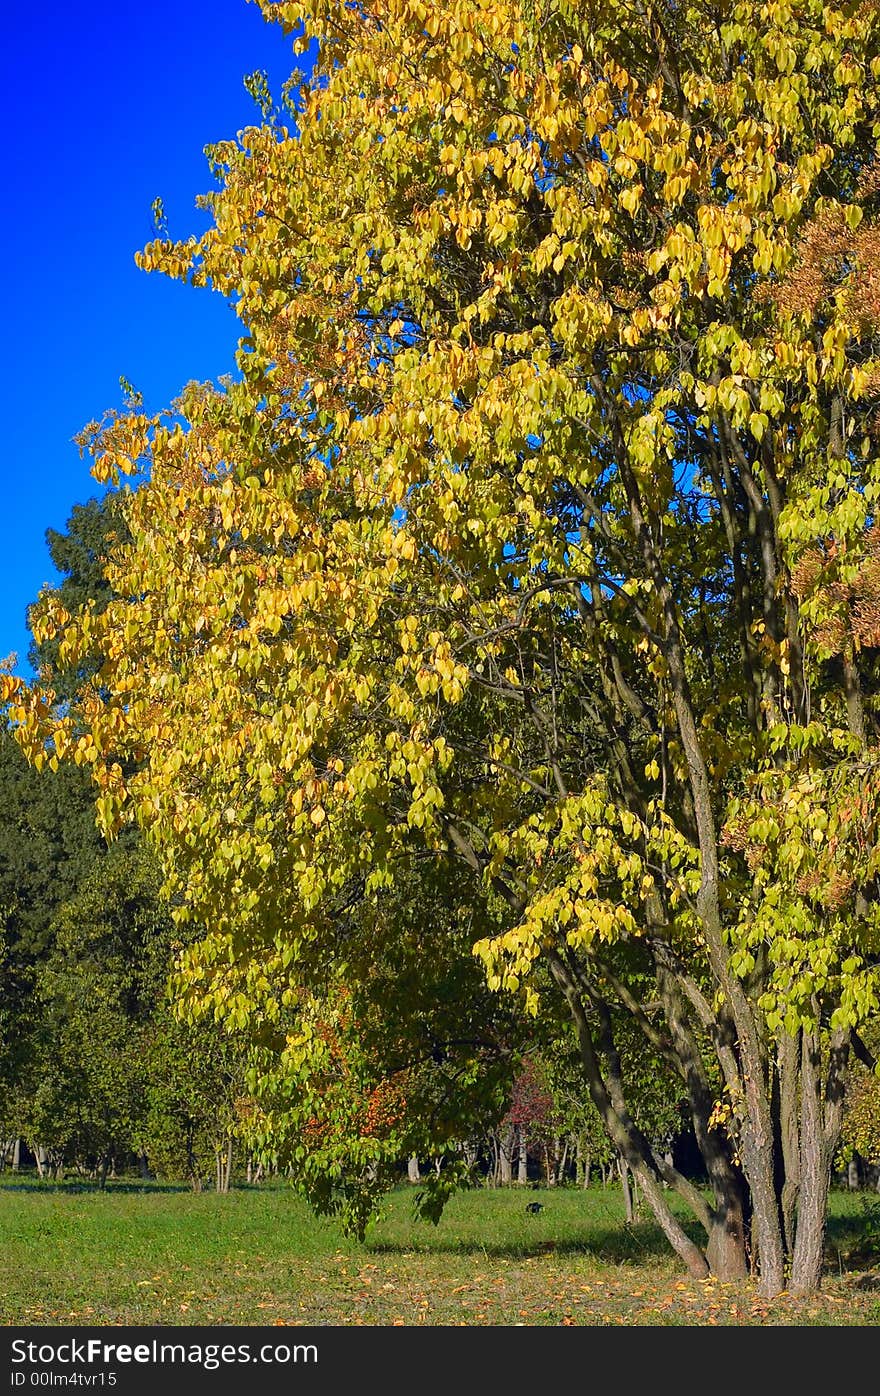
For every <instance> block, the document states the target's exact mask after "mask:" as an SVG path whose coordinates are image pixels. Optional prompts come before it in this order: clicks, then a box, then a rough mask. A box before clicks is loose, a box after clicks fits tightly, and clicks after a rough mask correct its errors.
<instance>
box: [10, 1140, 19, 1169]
mask: <svg viewBox="0 0 880 1396" xmlns="http://www.w3.org/2000/svg"><path fill="white" fill-rule="evenodd" d="M20 1167H21V1140H20V1139H16V1141H15V1143H14V1144H13V1146H12V1171H13V1173H17V1172H18V1170H19V1168H20Z"/></svg>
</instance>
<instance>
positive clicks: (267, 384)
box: [6, 0, 880, 1294]
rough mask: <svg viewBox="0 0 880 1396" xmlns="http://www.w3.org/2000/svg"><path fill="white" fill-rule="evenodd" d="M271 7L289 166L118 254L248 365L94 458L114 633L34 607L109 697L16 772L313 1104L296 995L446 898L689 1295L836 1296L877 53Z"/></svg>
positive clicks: (97, 433) (794, 39)
mask: <svg viewBox="0 0 880 1396" xmlns="http://www.w3.org/2000/svg"><path fill="white" fill-rule="evenodd" d="M263 9H264V10H265V13H266V15H267V17H268V18H270V19H275V20H279V21H280V22H281V23H282V24H284V25H285V26H286V27H287V28H288V29H289V30H290V31H291V32H292V33H294V34H296V33H302V34H303V37H302V38H301V39H299V40H298V41H297V42H298V43H299V45H300V47H302V46H303V45H304V44H305V42H306V41H307V40H310V39H316V40H317V41H318V45H319V58H318V61H317V65H316V68H315V70H314V74H313V76H312V77H311V79H310V80H309V81H308V82H307V83H304V84H303V85H302V87H301V88H299V89H298V90H297V91H296V94H295V129H290V130H288V129H286V128H285V126H284V125H283V120H284V118H283V117H282V115H281V113H277V112H276V113H273V112H271V111H270V110H269V108H268V106H267V108H266V112H265V120H264V123H263V124H262V125H261V126H259V127H254V128H253V129H249V130H246V131H244V132H243V133H241V135H240V137H239V139H238V141H235V142H232V141H230V142H228V143H226V144H221V145H219V146H216V147H214V149H213V152H212V160H213V169H214V173H215V175H216V176H217V180H218V188H217V190H216V192H214V193H212V194H211V195H209V196H207V198H206V204H207V206H208V207H209V208H210V210H211V212H212V215H213V224H212V227H211V228H210V230H209V231H208V232H207V233H206V234H205V235H204V236H203V237H201V238H200V239H190V240H189V241H186V242H183V243H180V244H174V243H171V242H169V241H164V240H160V241H157V242H154V243H152V244H151V245H150V246H148V247H147V248H146V249H145V250H144V252H143V253H142V254H141V255H140V258H139V260H140V263H141V265H142V266H143V267H144V268H146V269H147V270H153V269H158V270H162V271H164V272H166V273H168V274H170V275H172V276H177V277H181V278H184V279H188V280H190V281H192V282H194V283H195V284H199V285H201V284H209V285H211V286H213V287H214V288H216V289H217V290H219V291H220V292H222V293H223V294H224V295H226V296H230V297H234V298H235V299H236V300H237V303H238V308H239V312H240V314H241V316H242V318H243V320H244V322H245V325H246V329H247V336H246V338H245V339H243V341H242V345H241V350H240V353H239V357H238V368H239V370H240V376H239V377H238V378H237V379H236V380H235V381H230V382H228V383H225V384H223V385H221V386H220V387H207V386H190V387H189V388H188V389H187V390H186V391H185V392H184V393H183V395H182V397H181V398H180V400H179V402H178V403H177V404H175V406H174V410H173V412H171V413H169V414H168V415H165V416H160V417H155V418H151V417H148V416H147V415H145V414H144V413H143V412H142V411H141V410H139V409H137V408H136V407H133V408H132V410H130V411H127V412H126V413H124V414H122V415H118V416H115V417H112V418H111V419H109V420H107V421H105V422H104V423H103V424H101V426H100V427H99V428H95V430H94V432H93V433H92V436H91V442H90V444H91V448H92V450H93V453H94V456H95V470H96V473H97V474H98V476H99V478H102V479H108V478H112V477H116V476H118V475H119V474H120V473H121V474H135V475H137V476H142V477H143V479H142V482H141V483H140V485H139V488H137V489H136V490H135V491H134V492H132V493H131V494H130V495H129V496H128V497H127V500H126V506H125V514H126V519H127V523H128V526H129V528H130V530H131V536H132V542H131V544H130V545H129V546H127V547H125V548H124V549H121V550H120V551H119V552H118V553H117V555H116V557H115V560H114V564H113V567H112V570H111V573H110V580H111V581H112V584H113V587H114V590H115V593H116V598H117V599H115V600H114V601H113V602H111V604H110V605H109V606H108V607H107V609H106V610H105V611H104V612H103V613H102V614H101V615H97V614H95V613H94V612H92V611H90V610H89V609H88V608H86V609H84V610H83V611H81V612H79V613H77V614H74V615H68V614H67V613H66V612H64V611H63V609H62V608H61V607H60V606H59V605H58V603H57V601H56V600H54V599H53V598H52V597H51V596H47V598H46V599H45V602H44V606H43V619H42V622H41V623H42V626H43V627H44V630H45V631H46V632H47V633H48V632H60V634H61V640H60V645H61V655H62V658H64V657H69V658H76V659H77V660H79V659H80V658H81V657H82V656H83V655H86V654H94V655H95V656H97V657H98V658H99V659H100V661H101V668H100V671H99V673H98V675H97V678H96V680H95V682H94V684H93V685H92V686H91V687H90V688H89V689H88V690H86V691H84V692H83V693H82V694H81V696H80V701H79V710H78V713H77V714H76V716H74V715H72V714H67V715H64V714H61V715H59V714H58V712H57V711H56V710H55V709H54V708H53V706H52V699H51V694H49V693H46V692H42V691H41V690H40V689H39V688H38V687H37V688H35V689H33V690H32V691H28V692H23V693H20V694H12V689H13V688H14V686H15V685H14V681H13V680H9V681H8V683H7V685H6V687H7V690H8V692H9V694H10V695H11V696H12V706H13V713H14V716H15V718H16V719H17V721H18V723H19V724H20V728H19V730H20V737H21V740H22V741H23V742H24V743H25V745H26V747H27V748H28V749H29V750H30V752H31V754H32V755H33V757H34V759H36V760H37V761H44V760H53V761H54V760H56V759H59V758H60V759H64V758H66V757H69V756H73V758H74V759H75V760H78V761H80V762H84V763H88V764H89V765H90V766H91V768H92V770H93V773H94V777H95V780H96V782H97V785H98V786H99V787H100V790H99V799H98V808H99V812H100V818H101V820H102V822H103V824H104V826H105V828H106V829H108V830H112V829H114V828H116V827H117V826H118V825H119V823H120V821H122V820H124V819H126V818H131V817H134V818H136V819H137V820H138V821H139V822H140V823H141V825H142V826H143V828H144V829H145V830H146V831H147V833H148V835H149V837H150V839H151V841H152V843H153V844H154V846H155V847H156V849H157V851H158V854H159V857H160V858H161V860H162V863H163V866H164V868H165V873H166V878H167V885H168V890H169V893H170V895H171V896H172V897H173V898H174V900H175V901H176V903H177V907H178V914H179V915H180V916H182V917H192V918H194V919H196V920H197V921H199V922H201V923H202V924H205V925H210V926H211V927H212V928H213V929H212V933H211V936H210V937H209V939H208V941H206V942H205V944H204V946H203V947H202V948H201V949H198V948H197V949H196V950H195V951H193V952H192V953H191V954H190V957H189V960H188V962H187V964H186V965H185V966H184V970H183V976H184V981H185V983H186V984H188V985H189V988H190V992H191V993H192V994H194V995H195V996H196V997H197V998H198V999H199V1000H200V1002H201V1003H202V1004H203V1005H205V1004H207V1005H210V1006H213V1007H214V1008H215V1009H216V1011H217V1012H218V1013H221V1014H222V1013H226V1014H228V1015H229V1016H230V1017H231V1018H232V1019H233V1020H234V1021H235V1022H237V1023H246V1022H248V1021H249V1020H254V1022H257V1021H263V1020H264V1019H265V1017H266V1015H267V1014H268V1015H270V1016H271V1012H272V1011H277V1012H279V1013H280V1012H282V1010H283V1012H285V1013H289V1014H291V1015H292V1023H293V1026H291V1027H290V1029H289V1031H288V1036H287V1051H288V1054H289V1058H290V1061H291V1063H293V1062H294V1061H295V1060H299V1061H306V1060H307V1059H308V1054H309V1051H310V1050H311V1048H310V1045H309V1044H310V1042H313V1040H314V1036H313V1031H314V1030H313V1025H312V1026H310V1025H309V1023H308V1022H306V1021H303V1023H302V1025H301V1036H300V1037H298V1036H297V1031H298V1030H297V1027H296V1022H297V1018H296V1006H297V1003H298V1002H299V998H298V995H300V994H302V993H303V992H304V988H303V986H307V985H311V986H313V988H314V987H315V986H319V985H320V983H321V976H322V973H326V972H327V967H328V964H330V963H331V962H332V964H333V966H334V973H335V972H338V971H339V970H340V968H341V967H344V973H346V974H348V975H349V976H351V977H352V978H356V977H357V976H358V975H359V974H365V973H367V971H368V968H369V954H368V952H367V951H366V950H365V948H364V943H363V937H362V935H361V934H360V933H359V931H358V927H364V926H368V925H369V924H370V920H369V915H368V913H369V908H370V906H371V905H373V904H374V903H375V904H376V905H377V906H378V905H379V904H380V903H381V904H382V905H383V906H387V905H388V898H389V897H390V898H391V900H392V903H393V892H394V888H395V884H396V881H397V879H398V878H399V877H400V876H401V875H402V874H401V870H402V869H404V870H406V872H405V875H406V876H407V877H411V876H413V875H417V870H418V868H419V866H426V863H425V860H428V861H433V862H436V863H437V864H439V865H440V866H441V867H442V868H443V869H445V870H446V871H445V872H444V877H445V878H446V879H447V885H453V883H454V889H455V890H454V894H453V900H454V901H455V903H456V905H459V906H460V905H461V904H462V902H464V903H468V902H469V903H470V904H471V905H472V906H473V907H474V908H475V915H474V919H473V925H474V927H476V928H477V929H476V930H475V931H474V932H473V935H472V945H471V946H468V945H465V948H464V950H463V952H462V953H468V954H469V953H470V951H471V949H472V950H473V951H475V952H476V954H477V956H478V958H479V959H480V960H481V961H482V964H483V966H484V970H485V974H486V977H487V983H488V985H489V987H490V988H491V989H493V990H496V991H497V992H498V993H499V994H501V995H509V996H514V997H515V998H516V999H517V1000H518V1001H519V1003H520V1005H521V1008H522V1011H523V1012H525V1013H528V1012H529V1011H531V1010H534V1009H535V1007H536V1004H537V1002H538V1000H539V997H540V996H541V995H544V996H545V997H546V996H553V995H555V996H556V997H557V999H558V1002H559V1003H560V1004H561V1005H562V1007H563V1008H564V1010H565V1012H566V1014H567V1015H568V1020H569V1022H570V1025H571V1029H572V1031H573V1032H574V1034H575V1035H576V1039H577V1043H578V1048H579V1052H580V1057H581V1061H582V1064H583V1069H584V1082H585V1089H588V1090H589V1092H590V1094H591V1097H592V1100H593V1102H594V1103H595V1105H596V1107H597V1109H598V1110H599V1113H600V1115H601V1116H602V1118H603V1120H604V1122H605V1125H606V1127H607V1129H608V1131H609V1133H610V1135H611V1137H612V1139H613V1141H614V1143H615V1144H616V1146H617V1147H618V1148H619V1149H620V1151H621V1152H622V1153H623V1155H624V1156H625V1157H626V1159H627V1160H628V1162H629V1163H630V1166H631V1167H632V1169H633V1171H634V1172H635V1174H636V1175H637V1176H638V1178H639V1181H640V1183H641V1185H642V1187H643V1190H644V1193H645V1196H646V1197H647V1199H648V1201H649V1202H650V1204H651V1206H652V1207H653V1209H654V1212H655V1214H656V1216H657V1218H658V1220H659V1222H660V1224H661V1225H662V1227H663V1229H664V1231H665V1232H666V1235H667V1236H668V1238H669V1240H670V1242H671V1244H672V1245H673V1246H674V1247H675V1249H676V1251H677V1252H678V1253H679V1255H680V1256H681V1257H682V1259H683V1260H684V1261H685V1263H686V1264H687V1266H688V1268H689V1269H690V1271H691V1272H692V1273H693V1274H695V1275H700V1274H705V1273H706V1272H707V1271H708V1270H709V1269H711V1270H713V1271H714V1272H715V1273H717V1274H719V1275H721V1276H724V1277H728V1278H732V1277H737V1276H740V1275H742V1274H744V1273H745V1271H746V1269H747V1266H748V1264H749V1263H751V1264H752V1266H753V1267H754V1268H756V1269H757V1271H758V1272H759V1275H760V1285H761V1288H762V1290H763V1292H764V1293H765V1294H773V1293H776V1292H778V1291H779V1290H781V1289H782V1288H783V1287H785V1285H786V1284H788V1283H790V1284H791V1286H792V1288H794V1289H795V1290H798V1291H805V1290H809V1289H811V1288H814V1287H815V1286H816V1285H817V1284H818V1283H819V1278H820V1272H821V1264H822V1250H823V1235H824V1224H825V1211H826V1202H827V1191H828V1186H829V1177H830V1170H831V1164H832V1158H833V1154H834V1150H835V1146H836V1141H837V1138H838V1134H839V1128H840V1119H841V1110H842V1102H843V1098H844V1089H845V1079H846V1069H847V1062H848V1058H849V1056H850V1054H851V1053H852V1052H853V1051H854V1050H857V1051H860V1052H862V1054H863V1055H865V1053H864V1052H863V1049H862V1047H861V1038H860V1033H859V1030H860V1027H861V1025H862V1024H863V1023H864V1022H865V1021H866V1020H867V1019H869V1018H870V1017H871V1016H872V1015H873V1014H874V1013H875V1012H876V1010H877V1004H878V998H877V994H878V972H877V958H878V955H877V952H878V949H880V934H878V931H880V927H878V916H877V911H876V905H875V898H874V891H875V887H876V872H877V853H876V828H877V820H878V813H880V780H878V765H877V759H878V725H877V715H876V708H875V703H874V694H875V692H876V687H877V681H878V677H880V675H878V667H877V663H876V647H877V644H878V641H880V534H878V531H877V528H876V526H875V518H874V511H875V500H876V498H877V495H878V489H880V461H878V452H877V446H876V439H875V436H874V434H873V423H874V410H875V404H876V400H877V395H878V393H880V359H878V357H877V354H878V349H880V345H878V341H877V338H876V333H875V330H874V328H873V325H874V319H873V317H872V314H871V313H870V312H871V304H872V297H873V296H874V295H875V291H876V287H874V285H873V282H872V278H873V277H875V276H876V256H875V250H876V247H877V243H878V240H880V233H878V231H877V222H876V216H875V211H874V210H875V203H876V191H877V182H878V176H877V168H878V167H877V166H876V165H875V158H876V154H877V143H878V130H880V101H878V91H880V89H878V87H877V78H878V76H880V13H878V10H877V7H876V5H874V4H873V3H866V4H862V5H860V6H856V5H853V4H848V5H828V4H824V3H819V0H792V3H787V2H786V0H767V3H758V0H740V3H734V0H713V3H708V4H707V3H702V0H701V3H699V4H696V3H692V2H691V0H684V2H683V3H675V4H673V3H668V2H663V0H661V3H654V0H645V3H625V0H602V3H601V4H593V3H590V2H589V0H587V3H577V4H574V3H568V0H450V3H447V4H444V5H443V6H431V5H427V4H425V3H423V0H364V2H363V3H359V4H350V3H342V2H341V0H312V2H311V3H307V2H306V3H279V4H271V3H264V4H263ZM303 27H304V28H303ZM291 125H292V127H293V125H294V123H293V122H291ZM83 722H85V724H86V726H85V729H83V728H82V726H81V725H79V724H82V723H83ZM414 870H415V872H414ZM431 885H432V886H433V887H434V888H436V887H437V885H438V882H437V877H436V873H435V874H434V876H433V881H432V883H431ZM440 885H441V886H442V885H443V879H442V878H441V879H440ZM383 899H384V900H383ZM355 905H356V906H357V915H356V916H355V915H353V914H352V907H354V906H355ZM429 915H430V912H429V911H426V916H429ZM399 934H400V935H401V936H404V935H405V936H408V937H410V942H409V943H410V944H412V938H413V937H416V938H417V937H418V934H419V932H418V929H417V927H414V926H413V924H412V922H411V920H406V921H405V922H402V923H401V925H400V927H399ZM429 944H430V937H429V936H426V945H429ZM273 1004H274V1005H276V1008H275V1009H273V1008H272V1007H271V1005H273ZM278 1005H280V1007H278ZM388 1007H389V1011H390V1012H392V1013H393V1012H394V1004H393V1000H390V1001H389V1004H388ZM621 1012H625V1013H626V1014H627V1015H629V1017H630V1018H631V1020H632V1021H633V1022H634V1023H635V1024H636V1025H637V1026H638V1028H639V1029H640V1031H641V1032H642V1033H643V1035H644V1038H645V1041H646V1043H648V1044H650V1048H651V1051H652V1052H655V1053H657V1054H659V1056H660V1057H661V1058H662V1059H663V1060H664V1061H665V1062H666V1063H667V1064H668V1065H669V1067H670V1069H672V1070H673V1071H674V1072H675V1073H676V1075H677V1077H678V1078H679V1079H680V1080H681V1083H682V1092H683V1094H684V1095H685V1096H686V1097H687V1099H688V1102H689V1106H690V1111H691V1115H692V1119H693V1124H694V1129H695V1132H696V1137H697V1140H698V1142H699V1145H700V1148H701V1151H702V1154H703V1157H704V1160H705V1164H706V1171H707V1175H708V1179H709V1184H710V1190H711V1197H710V1200H709V1201H708V1202H707V1201H706V1200H705V1197H704V1195H703V1194H701V1193H699V1192H698V1191H697V1190H696V1189H695V1188H694V1187H693V1186H692V1185H691V1184H690V1183H689V1182H688V1180H686V1179H684V1178H681V1177H680V1176H679V1175H678V1174H677V1173H675V1171H674V1170H673V1169H671V1168H670V1166H669V1165H668V1163H667V1162H665V1161H664V1160H663V1159H660V1158H658V1157H656V1156H655V1154H654V1153H653V1151H652V1149H651V1146H650V1144H649V1142H648V1141H647V1140H646V1138H645V1137H644V1136H643V1134H642V1133H641V1132H640V1131H639V1129H638V1128H637V1126H636V1124H635V1123H634V1121H633V1112H632V1109H631V1102H630V1100H629V1098H628V1090H629V1086H628V1073H627V1061H626V1059H625V1057H622V1056H621V1053H620V1051H619V1049H618V1042H617V1035H616V1031H615V1023H616V1022H618V1021H619V1018H620V1014H621ZM297 1054H299V1055H297ZM663 1182H666V1183H668V1184H671V1185H673V1186H674V1187H675V1188H677V1189H678V1190H679V1191H680V1192H681V1193H682V1194H683V1195H684V1196H685V1198H686V1200H687V1201H688V1202H689V1203H690V1205H691V1206H692V1208H693V1210H694V1213H695V1215H696V1217H697V1219H698V1220H699V1221H700V1222H701V1223H702V1225H703V1227H704V1229H705V1233H706V1236H705V1241H704V1242H703V1243H702V1244H698V1243H696V1242H695V1241H693V1240H692V1239H691V1238H690V1236H689V1235H688V1233H687V1232H686V1231H685V1230H684V1229H683V1228H682V1226H681V1224H680V1222H679V1221H678V1220H677V1219H676V1216H675V1215H674V1214H673V1212H672V1211H671V1209H670V1208H669V1205H668V1200H667V1199H668V1196H669V1194H668V1192H667V1191H666V1190H665V1189H664V1188H663V1187H662V1183H663Z"/></svg>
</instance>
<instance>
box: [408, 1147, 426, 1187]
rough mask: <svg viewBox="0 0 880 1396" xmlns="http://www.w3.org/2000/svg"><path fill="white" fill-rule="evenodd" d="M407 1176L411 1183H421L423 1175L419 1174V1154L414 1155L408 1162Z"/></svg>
mask: <svg viewBox="0 0 880 1396" xmlns="http://www.w3.org/2000/svg"><path fill="white" fill-rule="evenodd" d="M406 1176H407V1177H408V1179H409V1181H410V1182H411V1183H419V1182H421V1179H422V1175H421V1173H420V1172H419V1157H418V1154H412V1155H411V1156H410V1157H409V1158H408V1159H407V1161H406Z"/></svg>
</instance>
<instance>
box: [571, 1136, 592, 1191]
mask: <svg viewBox="0 0 880 1396" xmlns="http://www.w3.org/2000/svg"><path fill="white" fill-rule="evenodd" d="M592 1165H593V1160H592V1158H591V1157H590V1150H589V1148H588V1146H587V1141H586V1139H585V1138H584V1136H583V1135H582V1134H579V1135H578V1140H577V1152H576V1154H575V1181H576V1182H577V1183H579V1184H580V1186H581V1187H582V1188H588V1187H589V1186H590V1169H591V1168H592Z"/></svg>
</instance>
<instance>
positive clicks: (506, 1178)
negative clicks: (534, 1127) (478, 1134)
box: [498, 1125, 515, 1186]
mask: <svg viewBox="0 0 880 1396" xmlns="http://www.w3.org/2000/svg"><path fill="white" fill-rule="evenodd" d="M514 1135H515V1130H514V1126H513V1125H506V1126H505V1128H504V1129H503V1130H502V1131H501V1133H500V1134H499V1136H498V1181H499V1182H500V1183H501V1184H502V1185H505V1186H506V1185H509V1184H510V1183H512V1182H513V1140H514Z"/></svg>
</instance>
